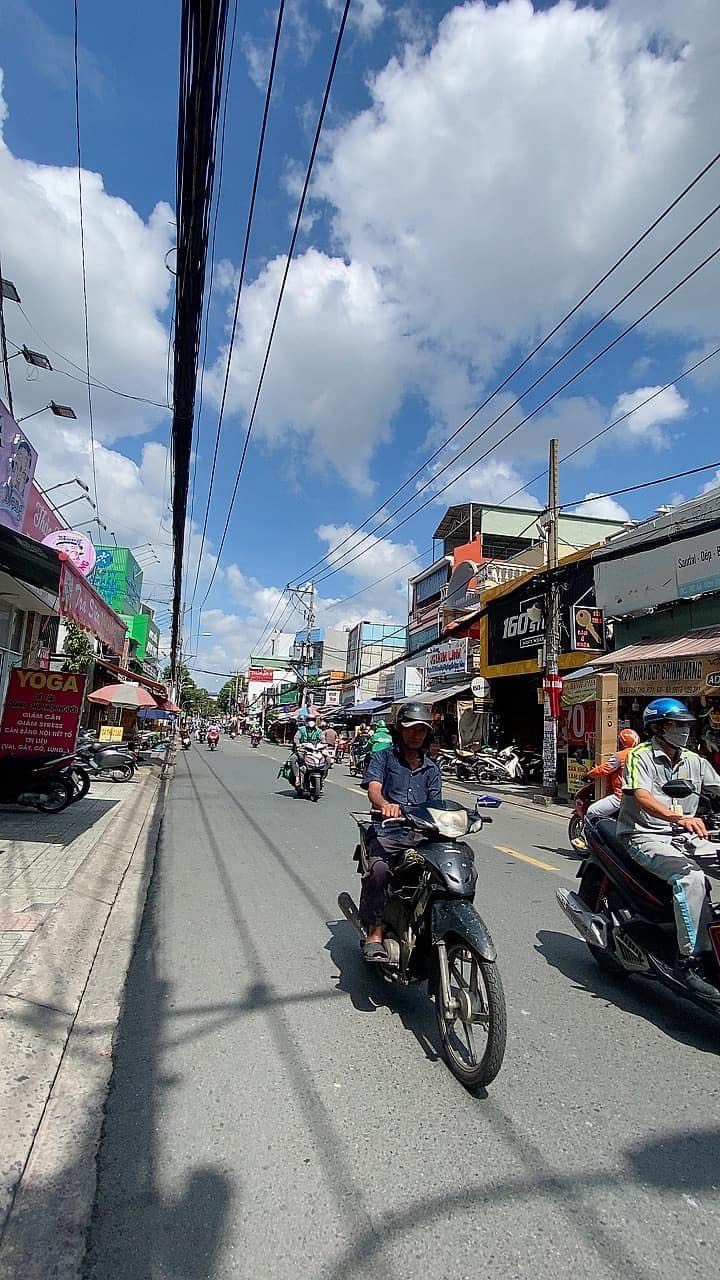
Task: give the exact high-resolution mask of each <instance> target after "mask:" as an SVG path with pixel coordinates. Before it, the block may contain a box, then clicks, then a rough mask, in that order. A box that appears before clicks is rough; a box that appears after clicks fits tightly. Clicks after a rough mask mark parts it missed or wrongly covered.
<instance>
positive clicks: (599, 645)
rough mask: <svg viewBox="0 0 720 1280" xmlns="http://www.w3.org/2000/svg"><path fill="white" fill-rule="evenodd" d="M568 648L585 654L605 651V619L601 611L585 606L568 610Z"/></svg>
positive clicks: (574, 606) (577, 605)
mask: <svg viewBox="0 0 720 1280" xmlns="http://www.w3.org/2000/svg"><path fill="white" fill-rule="evenodd" d="M570 646H571V648H572V649H576V650H579V651H580V652H587V653H604V651H605V617H604V614H603V611H602V609H596V608H595V606H594V605H593V606H590V605H586V604H576V605H573V607H572V609H571V610H570Z"/></svg>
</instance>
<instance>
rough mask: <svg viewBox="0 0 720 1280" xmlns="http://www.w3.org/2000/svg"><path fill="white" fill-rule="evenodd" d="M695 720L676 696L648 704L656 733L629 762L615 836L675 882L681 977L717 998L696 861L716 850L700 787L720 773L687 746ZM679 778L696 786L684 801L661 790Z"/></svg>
mask: <svg viewBox="0 0 720 1280" xmlns="http://www.w3.org/2000/svg"><path fill="white" fill-rule="evenodd" d="M694 720H695V717H694V716H693V715H692V714H691V712H690V711H689V710H688V708H687V707H686V705H685V703H684V702H681V701H680V700H679V699H678V698H655V699H654V701H652V702H650V703H649V704H648V706H647V707H646V708H645V711H644V713H643V724H644V726H645V729H646V730H647V731H648V732H649V733H650V734H651V735H652V736H651V738H650V741H649V742H643V743H642V744H641V745H640V746H638V747H635V748H633V750H632V751H630V753H629V754H628V757H627V760H626V761H625V769H624V773H623V796H622V801H621V804H620V812H619V814H618V820H617V836H618V839H620V840H621V841H622V842H623V843H624V844H625V845H626V847H627V851H628V853H629V855H630V857H631V858H632V859H633V860H634V861H635V862H637V863H639V864H640V866H641V867H644V868H645V869H646V870H647V871H650V872H652V874H653V875H655V876H658V877H659V878H660V879H661V880H665V881H666V882H667V883H668V884H669V885H671V887H672V893H673V905H674V910H675V928H676V932H677V944H678V955H677V960H676V963H675V975H676V977H677V978H679V979H680V980H681V981H682V982H683V983H684V984H685V986H687V988H688V989H689V990H690V991H692V992H693V993H694V994H696V995H700V996H703V997H705V999H711V1000H715V1001H718V1002H720V992H719V991H718V990H717V988H716V987H714V986H713V985H712V984H711V983H709V982H707V981H706V979H705V977H704V976H703V972H702V954H703V952H704V951H707V950H708V949H709V946H710V943H709V939H708V932H707V922H706V919H705V916H706V887H705V872H704V871H703V870H702V869H701V867H700V866H698V864H697V862H696V861H695V860H694V856H698V855H702V854H706V855H710V856H712V857H714V856H715V855H716V853H717V850H716V848H715V846H714V845H712V844H710V842H709V841H708V839H707V830H706V828H705V824H704V822H702V820H701V819H700V818H696V817H695V814H696V812H697V806H698V800H699V793H700V791H701V790H703V789H704V790H705V791H709V792H714V793H719V792H720V777H719V776H718V774H717V773H716V772H715V770H714V769H713V767H712V765H711V764H710V763H709V761H707V760H704V759H703V758H702V756H699V755H698V754H697V752H696V751H690V750H688V748H687V742H688V738H689V736H690V726H691V724H693V722H694ZM677 781H683V782H687V783H688V784H689V785H690V786H691V787H692V788H693V793H692V795H689V796H688V797H687V798H684V799H683V800H682V801H677V800H672V799H671V798H670V797H669V796H667V795H666V793H665V792H664V791H663V787H664V786H665V785H666V784H667V783H668V782H677Z"/></svg>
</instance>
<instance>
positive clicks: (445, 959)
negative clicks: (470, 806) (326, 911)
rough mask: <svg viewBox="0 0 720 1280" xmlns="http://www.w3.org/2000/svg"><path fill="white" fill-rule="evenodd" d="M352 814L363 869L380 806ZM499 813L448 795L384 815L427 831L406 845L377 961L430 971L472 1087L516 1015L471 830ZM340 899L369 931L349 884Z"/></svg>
mask: <svg viewBox="0 0 720 1280" xmlns="http://www.w3.org/2000/svg"><path fill="white" fill-rule="evenodd" d="M478 803H479V802H478ZM352 816H353V818H354V819H355V821H356V823H357V825H358V827H359V830H360V842H359V844H358V846H357V848H356V849H355V853H354V855H353V856H354V859H355V861H356V862H357V870H358V873H359V874H360V875H364V874H365V873H366V871H367V868H368V836H369V833H370V827H371V824H372V822H373V820H375V819H380V814H379V813H376V812H373V813H371V814H370V815H368V814H367V813H353V815H352ZM491 821H492V819H491V818H487V817H485V816H482V815H480V814H479V813H476V814H475V815H472V814H470V813H469V812H468V810H467V809H465V808H464V807H463V805H460V804H457V803H456V802H454V801H452V800H446V801H444V802H443V803H442V805H441V806H438V807H435V806H433V807H425V806H423V807H421V808H413V809H408V810H405V811H404V812H403V817H402V818H390V819H386V820H385V821H384V822H383V821H381V822H380V825H381V826H382V827H383V828H384V829H388V828H391V827H392V826H394V825H399V826H406V827H407V826H410V827H411V828H412V829H413V830H415V831H418V832H421V833H422V835H423V836H424V837H425V840H424V842H423V843H422V844H421V845H420V846H418V847H415V848H413V849H409V850H408V851H407V853H406V855H405V857H404V859H403V861H402V862H401V864H400V866H399V867H398V868H397V869H396V870H395V872H394V873H393V876H392V882H391V887H390V890H389V892H388V897H387V903H386V907H385V918H384V924H385V937H384V946H385V948H386V950H387V952H388V956H389V960H388V963H380V964H374V965H373V969H378V970H379V971H380V973H381V975H382V976H383V977H384V978H385V979H387V980H390V981H393V982H398V983H400V984H401V985H403V986H407V985H409V984H410V983H414V982H423V981H425V980H427V983H428V992H429V994H430V996H431V997H433V998H434V1001H435V1014H436V1017H437V1024H438V1031H439V1034H440V1040H441V1044H442V1049H443V1054H444V1056H445V1060H446V1062H447V1065H448V1067H449V1068H450V1070H451V1071H452V1073H453V1075H454V1076H455V1077H456V1079H457V1080H459V1081H460V1082H461V1083H462V1084H463V1085H465V1086H466V1088H468V1089H478V1088H480V1087H481V1086H483V1085H488V1084H490V1083H491V1082H492V1081H493V1080H494V1079H495V1077H496V1075H497V1073H498V1071H499V1070H500V1067H501V1066H502V1061H503V1057H504V1054H505V1039H506V1022H507V1018H506V1010H505V995H504V992H503V985H502V980H501V978H500V971H499V969H498V965H497V952H496V950H495V944H494V943H493V940H492V938H491V936H490V932H489V930H488V928H487V926H486V925H485V923H484V921H483V920H482V919H481V917H480V916H479V915H478V913H477V911H476V910H475V907H474V906H473V899H474V897H475V886H476V883H477V869H476V867H475V858H474V854H473V851H472V849H471V848H470V846H469V845H468V844H466V843H465V842H464V840H463V839H462V837H463V836H465V835H468V834H474V833H475V832H478V831H481V830H482V828H483V826H484V825H485V823H486V822H491ZM338 906H339V907H340V910H341V911H342V913H343V915H344V916H345V917H346V918H347V919H348V920H349V921H350V923H351V924H352V925H353V927H354V928H355V929H356V930H357V932H358V933H359V934H360V937H361V939H363V940H364V939H365V937H366V931H365V928H364V926H363V924H362V922H361V920H360V916H359V914H358V909H357V907H356V906H355V903H354V902H353V900H352V898H351V897H350V894H349V893H341V894H340V896H339V898H338ZM481 1036H482V1041H481V1042H480V1043H478V1040H479V1039H480V1037H481ZM476 1037H477V1038H476Z"/></svg>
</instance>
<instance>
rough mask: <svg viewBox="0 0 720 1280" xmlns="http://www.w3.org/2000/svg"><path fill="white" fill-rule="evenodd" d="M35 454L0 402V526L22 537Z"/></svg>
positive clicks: (33, 471) (35, 459) (35, 462)
mask: <svg viewBox="0 0 720 1280" xmlns="http://www.w3.org/2000/svg"><path fill="white" fill-rule="evenodd" d="M36 464H37V454H36V452H35V450H34V449H33V447H32V445H31V443H30V441H29V440H28V438H27V436H26V435H25V432H24V431H21V429H20V427H19V426H18V424H17V422H16V421H15V419H14V418H13V416H12V414H11V413H10V412H9V410H8V409H6V407H5V405H4V404H3V402H2V400H0V524H2V525H5V527H6V528H7V529H14V530H15V532H16V533H22V528H23V524H24V521H25V512H26V510H27V505H28V502H29V500H30V494H31V491H32V481H33V476H34V475H35V467H36Z"/></svg>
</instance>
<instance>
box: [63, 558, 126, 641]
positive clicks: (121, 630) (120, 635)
mask: <svg viewBox="0 0 720 1280" xmlns="http://www.w3.org/2000/svg"><path fill="white" fill-rule="evenodd" d="M58 554H59V555H60V556H61V557H62V564H61V566H60V586H59V589H58V602H59V609H60V616H61V617H62V618H70V620H71V621H72V622H77V624H78V626H80V627H84V628H85V630H86V631H91V632H92V634H93V635H94V636H97V639H98V640H99V641H100V642H101V643H102V644H104V645H106V646H107V648H108V649H109V650H110V652H111V653H114V654H117V655H120V654H122V651H123V648H124V645H125V627H124V625H123V623H122V622H121V621H120V619H119V618H118V617H117V616H116V615H115V614H114V613H113V612H112V610H111V609H109V608H108V606H107V605H106V604H105V601H104V600H101V598H100V596H99V595H98V594H97V592H96V591H93V589H92V587H91V586H90V585H89V583H87V582H86V581H85V579H84V578H83V577H82V575H81V574H80V573H78V571H77V569H76V568H75V566H74V565H73V564H72V562H71V561H69V560H68V559H67V557H66V556H65V555H64V554H63V553H62V552H59V553H58Z"/></svg>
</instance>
